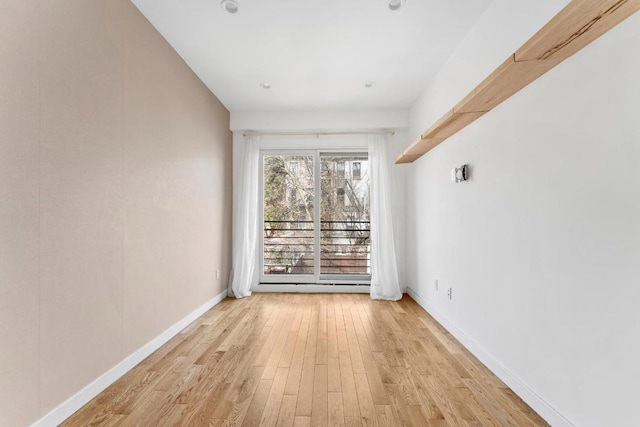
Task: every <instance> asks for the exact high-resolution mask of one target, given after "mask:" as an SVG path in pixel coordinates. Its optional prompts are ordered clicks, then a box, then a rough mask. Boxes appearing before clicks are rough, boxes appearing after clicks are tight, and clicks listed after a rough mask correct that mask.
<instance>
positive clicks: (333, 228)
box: [320, 154, 371, 276]
mask: <svg viewBox="0 0 640 427" xmlns="http://www.w3.org/2000/svg"><path fill="white" fill-rule="evenodd" d="M320 161H321V171H322V172H321V176H320V188H321V197H322V199H321V203H320V274H324V275H341V276H343V275H368V274H371V268H370V256H369V253H370V244H371V243H370V238H369V177H368V174H367V171H368V157H367V155H366V154H362V155H356V154H353V155H352V154H349V155H339V154H336V155H328V154H323V155H322V156H321V159H320Z"/></svg>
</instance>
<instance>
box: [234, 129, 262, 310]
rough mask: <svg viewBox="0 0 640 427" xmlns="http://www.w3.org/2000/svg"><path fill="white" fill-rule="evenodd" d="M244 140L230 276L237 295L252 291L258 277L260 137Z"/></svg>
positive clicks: (237, 184)
mask: <svg viewBox="0 0 640 427" xmlns="http://www.w3.org/2000/svg"><path fill="white" fill-rule="evenodd" d="M244 142H245V143H244V144H241V145H242V146H243V148H244V155H243V156H242V158H243V161H242V170H241V171H240V173H238V174H237V175H236V177H237V181H238V182H236V183H235V184H236V189H237V191H234V205H233V252H232V266H231V277H230V280H229V282H230V283H231V285H230V286H231V292H232V293H233V295H235V297H236V298H243V297H248V296H249V295H251V285H252V284H253V282H254V280H255V278H256V277H255V276H256V269H255V267H256V252H257V244H258V200H259V194H258V173H259V172H260V164H259V163H260V137H259V136H248V137H246V139H245V141H244ZM238 151H240V150H238ZM237 154H240V153H237Z"/></svg>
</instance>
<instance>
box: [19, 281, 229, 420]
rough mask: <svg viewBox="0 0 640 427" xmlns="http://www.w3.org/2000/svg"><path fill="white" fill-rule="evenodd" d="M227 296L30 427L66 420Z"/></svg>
mask: <svg viewBox="0 0 640 427" xmlns="http://www.w3.org/2000/svg"><path fill="white" fill-rule="evenodd" d="M226 297H227V291H226V290H224V291H222V292H221V293H219V294H218V295H216V296H215V297H213V298H212V299H210V300H209V301H207V302H206V303H205V304H203V305H202V306H201V307H199V308H197V309H196V310H195V311H193V312H192V313H191V314H189V315H187V316H186V317H185V318H183V319H182V320H179V321H178V322H177V323H175V324H174V325H173V326H170V327H169V328H168V329H167V330H165V331H164V332H162V333H161V334H160V335H158V336H157V337H155V338H154V339H152V340H151V341H149V342H148V343H146V344H145V345H143V346H142V347H140V348H139V349H138V350H136V351H135V352H133V353H132V354H131V355H129V356H127V357H126V358H125V359H124V360H123V361H122V362H120V363H118V364H117V365H116V366H114V367H113V368H111V369H109V370H108V371H107V372H105V373H104V374H102V375H101V376H100V377H98V378H96V379H95V380H94V381H93V382H91V383H90V384H88V385H87V386H86V387H84V388H83V389H82V390H80V391H79V392H77V393H76V394H74V395H73V396H71V397H70V398H68V399H67V400H66V401H64V402H62V403H61V404H60V405H58V406H57V407H56V408H54V409H52V410H51V411H50V412H49V413H48V414H46V415H45V416H43V417H42V418H40V419H39V420H38V421H36V422H35V423H33V424H32V425H31V427H55V426H57V425H58V424H60V423H62V422H63V421H64V420H66V419H67V418H69V417H70V416H71V415H73V414H74V413H75V412H76V411H77V410H78V409H80V408H82V407H83V406H84V405H86V404H87V403H88V402H89V401H90V400H91V399H93V398H94V397H96V396H97V395H98V394H100V393H101V392H102V391H103V390H104V389H106V388H107V387H109V386H110V385H111V384H113V383H114V382H116V381H117V380H118V379H119V378H120V377H121V376H123V375H124V374H126V373H127V372H128V371H129V370H131V369H132V368H133V367H135V366H136V365H137V364H138V363H140V362H142V361H143V360H144V359H146V358H147V357H148V356H149V355H150V354H151V353H153V352H154V351H156V350H157V349H158V348H160V347H161V346H162V345H163V344H165V343H166V342H167V341H169V340H170V339H171V338H173V337H174V336H176V335H177V334H178V333H179V332H180V331H182V330H183V329H184V328H186V327H187V326H189V325H190V324H191V323H192V322H193V321H195V320H196V319H197V318H198V317H200V316H202V315H203V314H204V313H206V312H207V311H208V310H209V309H211V308H212V307H213V306H215V305H216V304H218V303H219V302H220V301H222V300H223V299H225V298H226Z"/></svg>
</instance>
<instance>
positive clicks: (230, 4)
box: [220, 0, 240, 13]
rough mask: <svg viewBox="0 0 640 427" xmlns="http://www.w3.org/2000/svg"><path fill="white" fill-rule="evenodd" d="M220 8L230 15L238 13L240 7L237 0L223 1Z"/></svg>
mask: <svg viewBox="0 0 640 427" xmlns="http://www.w3.org/2000/svg"><path fill="white" fill-rule="evenodd" d="M220 7H222V8H223V9H224V10H226V11H227V12H229V13H238V9H239V8H240V6H239V5H238V2H237V1H236V0H222V2H221V3H220Z"/></svg>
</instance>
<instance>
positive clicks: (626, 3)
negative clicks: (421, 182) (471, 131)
mask: <svg viewBox="0 0 640 427" xmlns="http://www.w3.org/2000/svg"><path fill="white" fill-rule="evenodd" d="M638 10H640V0H573V1H571V2H570V3H569V4H568V5H567V6H566V7H565V8H564V9H562V10H561V11H560V12H559V13H558V14H557V15H556V16H554V17H553V18H552V19H551V20H550V21H549V22H548V23H547V24H546V25H545V26H544V27H542V29H540V31H538V32H537V33H536V34H535V35H534V36H533V37H531V38H530V39H529V40H528V41H527V42H526V43H525V44H524V45H522V47H520V49H518V50H517V51H516V52H515V53H514V54H512V55H511V56H509V58H507V60H506V61H505V62H503V63H502V64H501V65H500V66H499V67H498V68H496V70H495V71H494V72H492V73H491V74H490V75H489V76H488V77H487V78H486V79H484V80H483V81H482V82H481V83H480V84H479V85H478V86H476V88H475V89H473V90H472V91H471V92H470V93H469V94H468V95H467V96H465V97H464V98H463V99H462V100H461V101H460V102H458V104H457V105H456V106H454V107H453V109H451V110H450V111H448V112H447V113H446V114H445V115H444V116H443V117H442V118H441V119H440V120H438V121H437V122H436V123H435V124H434V125H433V126H431V127H430V128H429V129H427V130H426V131H425V132H424V133H423V134H422V135H421V137H420V139H418V140H417V141H415V142H414V143H413V144H411V145H409V146H408V147H407V148H406V149H405V150H404V151H403V152H402V154H401V155H400V156H399V157H398V158H397V159H396V163H411V162H413V161H414V160H416V159H417V158H419V157H420V156H422V155H423V154H425V153H426V152H428V151H429V150H431V149H432V148H433V147H435V146H436V145H438V144H440V143H441V142H443V141H445V140H446V139H447V138H449V137H450V136H452V135H454V134H455V133H456V132H458V131H459V130H461V129H463V128H465V127H466V126H467V125H469V124H471V123H473V122H474V121H476V120H477V119H479V118H480V117H482V116H483V115H484V114H486V113H487V112H489V111H491V110H492V109H493V108H495V107H496V106H498V105H499V104H500V103H502V102H503V101H505V100H506V99H508V98H509V97H510V96H512V95H513V94H515V93H516V92H518V91H519V90H520V89H522V88H523V87H525V86H527V85H528V84H529V83H531V82H533V81H534V80H536V79H537V78H538V77H540V76H541V75H543V74H544V73H546V72H547V71H549V70H550V69H552V68H553V67H555V66H556V65H558V64H559V63H560V62H562V61H564V60H565V59H567V58H568V57H570V56H571V55H573V54H574V53H576V52H577V51H579V50H580V49H582V48H583V47H585V46H586V45H588V44H589V43H591V42H592V41H593V40H595V39H597V38H598V37H600V36H601V35H602V34H604V33H605V32H607V31H608V30H610V29H611V28H613V27H615V26H616V25H618V24H619V23H620V22H622V21H623V20H625V19H626V18H627V17H629V16H631V15H633V14H634V13H635V12H637V11H638Z"/></svg>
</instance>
